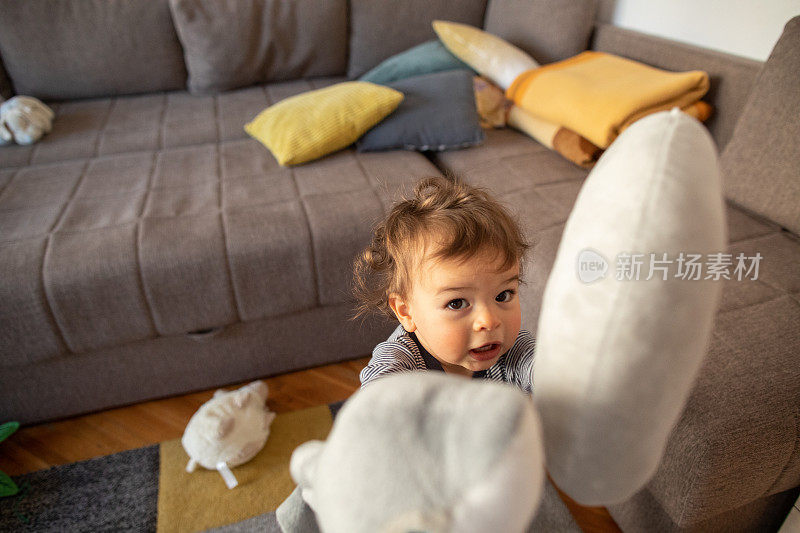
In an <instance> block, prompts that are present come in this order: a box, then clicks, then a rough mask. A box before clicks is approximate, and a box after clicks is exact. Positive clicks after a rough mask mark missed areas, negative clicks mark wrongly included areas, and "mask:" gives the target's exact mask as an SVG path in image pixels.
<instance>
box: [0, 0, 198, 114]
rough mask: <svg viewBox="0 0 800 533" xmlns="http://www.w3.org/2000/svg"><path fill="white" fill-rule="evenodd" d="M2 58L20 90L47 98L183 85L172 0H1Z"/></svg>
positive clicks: (184, 80)
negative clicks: (171, 7) (168, 0)
mask: <svg viewBox="0 0 800 533" xmlns="http://www.w3.org/2000/svg"><path fill="white" fill-rule="evenodd" d="M0 14H2V15H0V56H2V58H3V62H4V63H5V67H6V71H7V72H8V75H9V77H10V78H11V82H12V83H13V86H14V89H15V90H16V92H17V94H24V95H28V96H35V97H37V98H40V99H43V100H52V99H71V98H89V97H93V96H110V95H118V94H132V93H145V92H153V91H167V90H173V89H180V88H183V87H184V86H185V84H186V68H185V67H184V63H183V53H182V51H181V45H180V43H179V42H178V36H177V34H176V32H175V28H174V26H173V24H172V19H171V17H170V11H169V5H168V3H167V0H81V1H73V0H25V1H24V2H21V1H19V0H0Z"/></svg>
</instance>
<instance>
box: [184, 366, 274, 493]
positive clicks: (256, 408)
mask: <svg viewBox="0 0 800 533" xmlns="http://www.w3.org/2000/svg"><path fill="white" fill-rule="evenodd" d="M267 393H268V388H267V384H266V383H264V382H263V381H254V382H253V383H250V384H249V385H245V386H244V387H242V388H240V389H238V390H235V391H224V390H218V391H217V392H216V393H214V397H213V398H212V399H210V400H209V401H207V402H206V403H204V404H203V405H202V406H200V409H198V410H197V412H196V413H195V414H194V415H193V416H192V418H191V419H190V420H189V424H187V426H186V430H185V431H184V433H183V438H182V439H181V444H183V449H184V450H186V453H187V454H189V457H190V459H189V463H188V464H187V465H186V471H187V472H194V470H195V469H196V468H197V465H198V464H199V465H200V466H202V467H204V468H207V469H209V470H217V471H219V473H220V474H221V475H222V478H223V479H224V480H225V483H226V484H227V485H228V488H230V489H232V488H234V487H236V485H237V484H238V481H237V480H236V477H235V476H234V475H233V472H231V470H230V469H231V468H233V467H235V466H238V465H240V464H242V463H246V462H247V461H249V460H250V459H252V458H253V457H254V456H255V455H256V454H257V453H258V452H259V451H261V448H263V447H264V444H265V443H266V442H267V437H268V436H269V427H270V424H272V421H273V419H274V418H275V413H273V412H271V411H270V410H269V409H267V407H266V401H267Z"/></svg>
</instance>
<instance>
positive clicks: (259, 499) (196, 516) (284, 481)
mask: <svg viewBox="0 0 800 533" xmlns="http://www.w3.org/2000/svg"><path fill="white" fill-rule="evenodd" d="M332 426H333V420H332V418H331V414H330V410H329V409H328V406H327V405H323V406H319V407H313V408H311V409H304V410H302V411H294V412H291V413H284V414H280V415H278V416H277V417H276V418H275V420H274V421H273V422H272V426H271V427H270V434H269V438H268V439H267V444H266V445H265V446H264V448H263V449H262V450H261V451H260V452H259V453H258V455H256V456H255V457H254V458H253V459H252V460H251V461H249V462H247V463H245V464H243V465H241V466H238V467H236V468H234V469H233V473H234V475H235V476H236V479H238V480H239V486H238V487H236V488H234V489H228V487H227V486H226V485H225V482H224V481H223V480H222V476H220V475H219V473H218V472H216V471H212V470H205V469H203V468H202V467H198V469H197V470H196V471H195V472H194V473H192V474H189V473H187V472H186V463H187V462H188V461H189V456H188V455H186V452H185V451H184V449H183V447H182V446H181V443H180V440H179V439H176V440H172V441H168V442H163V443H161V448H160V457H161V466H160V473H159V487H158V532H159V533H167V532H184V531H203V530H206V529H209V528H213V527H219V526H223V525H227V524H232V523H235V522H240V521H242V520H246V519H248V518H252V517H254V516H257V515H260V514H264V513H267V512H270V511H274V510H275V509H276V508H277V507H278V506H279V505H280V504H281V502H283V500H285V499H286V497H287V496H289V494H290V493H291V492H292V490H294V487H295V483H294V481H293V480H292V478H291V476H290V475H289V459H290V458H291V456H292V452H293V451H294V449H295V448H296V447H297V446H298V445H300V444H302V443H303V442H306V441H308V440H312V439H320V440H322V439H325V438H327V436H328V433H329V432H330V430H331V427H332Z"/></svg>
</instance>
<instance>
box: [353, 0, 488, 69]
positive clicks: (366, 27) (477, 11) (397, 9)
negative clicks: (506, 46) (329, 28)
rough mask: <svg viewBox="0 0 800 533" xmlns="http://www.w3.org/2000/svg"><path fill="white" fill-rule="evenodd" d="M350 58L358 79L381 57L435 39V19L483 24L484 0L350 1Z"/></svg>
mask: <svg viewBox="0 0 800 533" xmlns="http://www.w3.org/2000/svg"><path fill="white" fill-rule="evenodd" d="M349 5H350V59H349V63H348V66H347V76H348V77H350V78H357V77H359V76H361V75H362V74H364V73H365V72H366V71H368V70H369V69H371V68H372V67H374V66H375V65H377V64H378V63H380V62H381V61H383V60H384V59H386V58H388V57H391V56H393V55H394V54H398V53H400V52H402V51H403V50H407V49H409V48H411V47H412V46H414V45H417V44H420V43H423V42H425V41H429V40H431V39H434V38H435V37H436V35H435V34H434V33H433V28H432V27H431V22H433V21H434V20H436V19H440V20H451V21H453V22H463V23H464V24H471V25H473V26H477V27H479V28H480V27H481V26H482V25H483V14H484V12H485V11H486V0H403V1H402V2H398V1H397V0H350V2H349Z"/></svg>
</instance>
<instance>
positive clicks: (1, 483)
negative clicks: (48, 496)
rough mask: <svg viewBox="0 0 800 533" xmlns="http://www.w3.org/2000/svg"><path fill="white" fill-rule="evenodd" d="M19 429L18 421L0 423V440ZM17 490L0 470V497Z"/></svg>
mask: <svg viewBox="0 0 800 533" xmlns="http://www.w3.org/2000/svg"><path fill="white" fill-rule="evenodd" d="M18 429H19V422H6V423H5V424H3V425H0V442H3V441H4V440H6V439H7V438H8V437H10V436H11V434H12V433H14V432H15V431H16V430H18ZM18 492H19V487H17V484H16V483H14V482H13V481H12V480H11V478H10V477H8V474H6V473H5V472H3V471H0V498H2V497H4V496H13V495H15V494H16V493H18Z"/></svg>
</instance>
